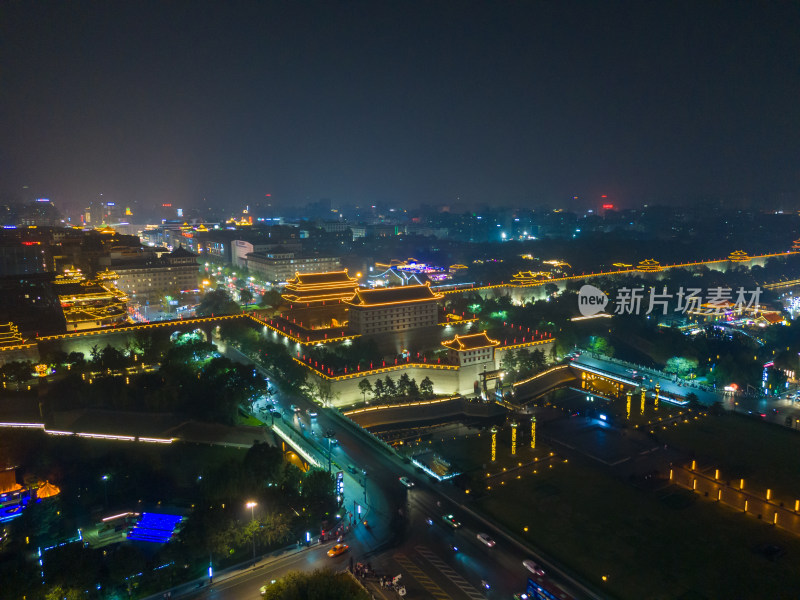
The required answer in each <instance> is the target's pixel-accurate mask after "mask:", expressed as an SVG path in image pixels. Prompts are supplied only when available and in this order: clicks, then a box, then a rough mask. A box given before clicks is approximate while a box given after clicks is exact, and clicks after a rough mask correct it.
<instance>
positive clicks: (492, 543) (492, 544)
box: [477, 533, 497, 548]
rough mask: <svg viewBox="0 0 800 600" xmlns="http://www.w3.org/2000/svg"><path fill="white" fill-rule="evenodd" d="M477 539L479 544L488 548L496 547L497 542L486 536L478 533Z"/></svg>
mask: <svg viewBox="0 0 800 600" xmlns="http://www.w3.org/2000/svg"><path fill="white" fill-rule="evenodd" d="M477 537H478V539H479V540H480V541H481V542H483V543H484V544H486V545H487V546H489V548H494V547H495V546H496V545H497V542H495V541H494V540H493V539H492V538H490V537H489V536H488V534H485V533H479V534H478V536H477Z"/></svg>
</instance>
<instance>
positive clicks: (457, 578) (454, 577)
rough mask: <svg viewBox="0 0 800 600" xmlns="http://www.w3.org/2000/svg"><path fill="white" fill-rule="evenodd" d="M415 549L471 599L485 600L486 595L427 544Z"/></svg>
mask: <svg viewBox="0 0 800 600" xmlns="http://www.w3.org/2000/svg"><path fill="white" fill-rule="evenodd" d="M414 550H416V551H417V553H419V555H420V556H422V557H423V558H424V559H425V560H427V561H428V562H429V563H431V565H433V566H434V567H435V568H436V569H437V570H438V571H439V572H440V573H441V574H442V575H444V576H445V577H447V578H448V579H449V580H450V581H452V582H453V584H455V586H456V587H457V588H458V589H460V590H461V591H462V592H464V594H466V596H467V597H468V598H470V599H471V600H483V598H484V596H483V594H481V593H480V592H479V591H478V590H476V589H475V588H474V587H472V586H471V585H470V583H469V582H468V581H467V580H466V579H464V578H463V577H462V576H461V575H459V574H458V573H456V572H455V571H454V570H453V568H452V567H450V565H448V564H447V563H446V562H444V561H443V560H442V559H441V558H439V557H438V556H436V554H434V553H433V552H431V551H430V550H429V549H428V548H426V547H425V546H415V547H414Z"/></svg>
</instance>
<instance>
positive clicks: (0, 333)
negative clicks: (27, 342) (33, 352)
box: [0, 321, 23, 346]
mask: <svg viewBox="0 0 800 600" xmlns="http://www.w3.org/2000/svg"><path fill="white" fill-rule="evenodd" d="M22 342H23V339H22V336H21V335H20V334H19V328H18V327H17V326H16V325H14V323H12V322H11V321H9V322H8V323H0V346H16V345H18V344H21V343H22Z"/></svg>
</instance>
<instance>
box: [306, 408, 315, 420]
mask: <svg viewBox="0 0 800 600" xmlns="http://www.w3.org/2000/svg"><path fill="white" fill-rule="evenodd" d="M308 416H309V417H311V418H312V419H316V418H317V411H315V410H312V411H311V412H310V413H308Z"/></svg>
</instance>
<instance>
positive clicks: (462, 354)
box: [442, 331, 500, 366]
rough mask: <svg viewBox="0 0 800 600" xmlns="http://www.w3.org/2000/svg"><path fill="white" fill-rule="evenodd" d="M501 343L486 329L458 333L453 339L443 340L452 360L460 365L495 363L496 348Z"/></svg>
mask: <svg viewBox="0 0 800 600" xmlns="http://www.w3.org/2000/svg"><path fill="white" fill-rule="evenodd" d="M499 345H500V342H499V341H498V340H493V339H491V338H490V337H489V336H488V335H486V332H485V331H482V332H480V333H472V334H469V335H456V337H454V338H453V339H452V340H447V341H445V342H442V346H444V347H445V348H447V354H448V358H449V359H450V362H451V363H453V364H456V365H459V366H465V365H475V364H483V363H487V362H491V363H494V349H495V347H496V346H499Z"/></svg>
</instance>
